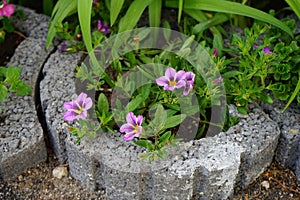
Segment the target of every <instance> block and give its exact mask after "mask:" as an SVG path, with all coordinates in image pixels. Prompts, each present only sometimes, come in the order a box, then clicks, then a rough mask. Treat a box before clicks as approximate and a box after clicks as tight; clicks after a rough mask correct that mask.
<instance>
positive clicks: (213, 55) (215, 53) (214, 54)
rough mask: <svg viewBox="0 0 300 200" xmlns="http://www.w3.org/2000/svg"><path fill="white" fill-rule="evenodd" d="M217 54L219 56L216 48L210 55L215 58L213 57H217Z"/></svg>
mask: <svg viewBox="0 0 300 200" xmlns="http://www.w3.org/2000/svg"><path fill="white" fill-rule="evenodd" d="M218 54H219V50H218V49H217V48H214V52H213V54H212V57H213V58H215V57H217V56H218Z"/></svg>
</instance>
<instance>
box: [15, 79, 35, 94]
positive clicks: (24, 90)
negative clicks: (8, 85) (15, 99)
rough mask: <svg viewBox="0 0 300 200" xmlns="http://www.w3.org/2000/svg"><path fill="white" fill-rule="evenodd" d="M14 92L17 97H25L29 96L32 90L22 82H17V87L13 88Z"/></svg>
mask: <svg viewBox="0 0 300 200" xmlns="http://www.w3.org/2000/svg"><path fill="white" fill-rule="evenodd" d="M15 92H16V93H17V94H18V95H19V96H25V95H29V94H31V92H32V90H31V88H30V87H29V86H28V85H26V84H25V83H24V82H22V81H19V82H18V83H17V85H16V86H15Z"/></svg>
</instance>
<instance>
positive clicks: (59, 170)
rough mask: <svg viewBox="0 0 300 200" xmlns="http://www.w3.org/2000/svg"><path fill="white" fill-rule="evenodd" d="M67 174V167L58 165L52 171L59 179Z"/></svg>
mask: <svg viewBox="0 0 300 200" xmlns="http://www.w3.org/2000/svg"><path fill="white" fill-rule="evenodd" d="M67 174H68V169H67V167H61V166H58V167H55V168H54V169H53V171H52V175H53V176H54V177H55V178H58V179H61V178H62V177H64V176H67Z"/></svg>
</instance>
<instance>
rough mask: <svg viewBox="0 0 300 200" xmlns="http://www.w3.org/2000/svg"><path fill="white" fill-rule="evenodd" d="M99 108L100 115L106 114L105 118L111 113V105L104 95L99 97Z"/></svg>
mask: <svg viewBox="0 0 300 200" xmlns="http://www.w3.org/2000/svg"><path fill="white" fill-rule="evenodd" d="M97 108H98V111H99V112H100V113H104V114H105V116H107V114H108V111H109V103H108V100H107V98H106V96H105V95H104V94H103V93H101V94H100V95H99V97H98V102H97Z"/></svg>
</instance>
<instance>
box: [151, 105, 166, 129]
mask: <svg viewBox="0 0 300 200" xmlns="http://www.w3.org/2000/svg"><path fill="white" fill-rule="evenodd" d="M166 120H167V112H166V111H165V109H164V107H163V106H162V105H161V104H157V107H156V111H155V114H154V119H153V120H152V121H151V124H152V126H154V127H155V128H156V127H157V128H162V126H164V124H165V122H166Z"/></svg>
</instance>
